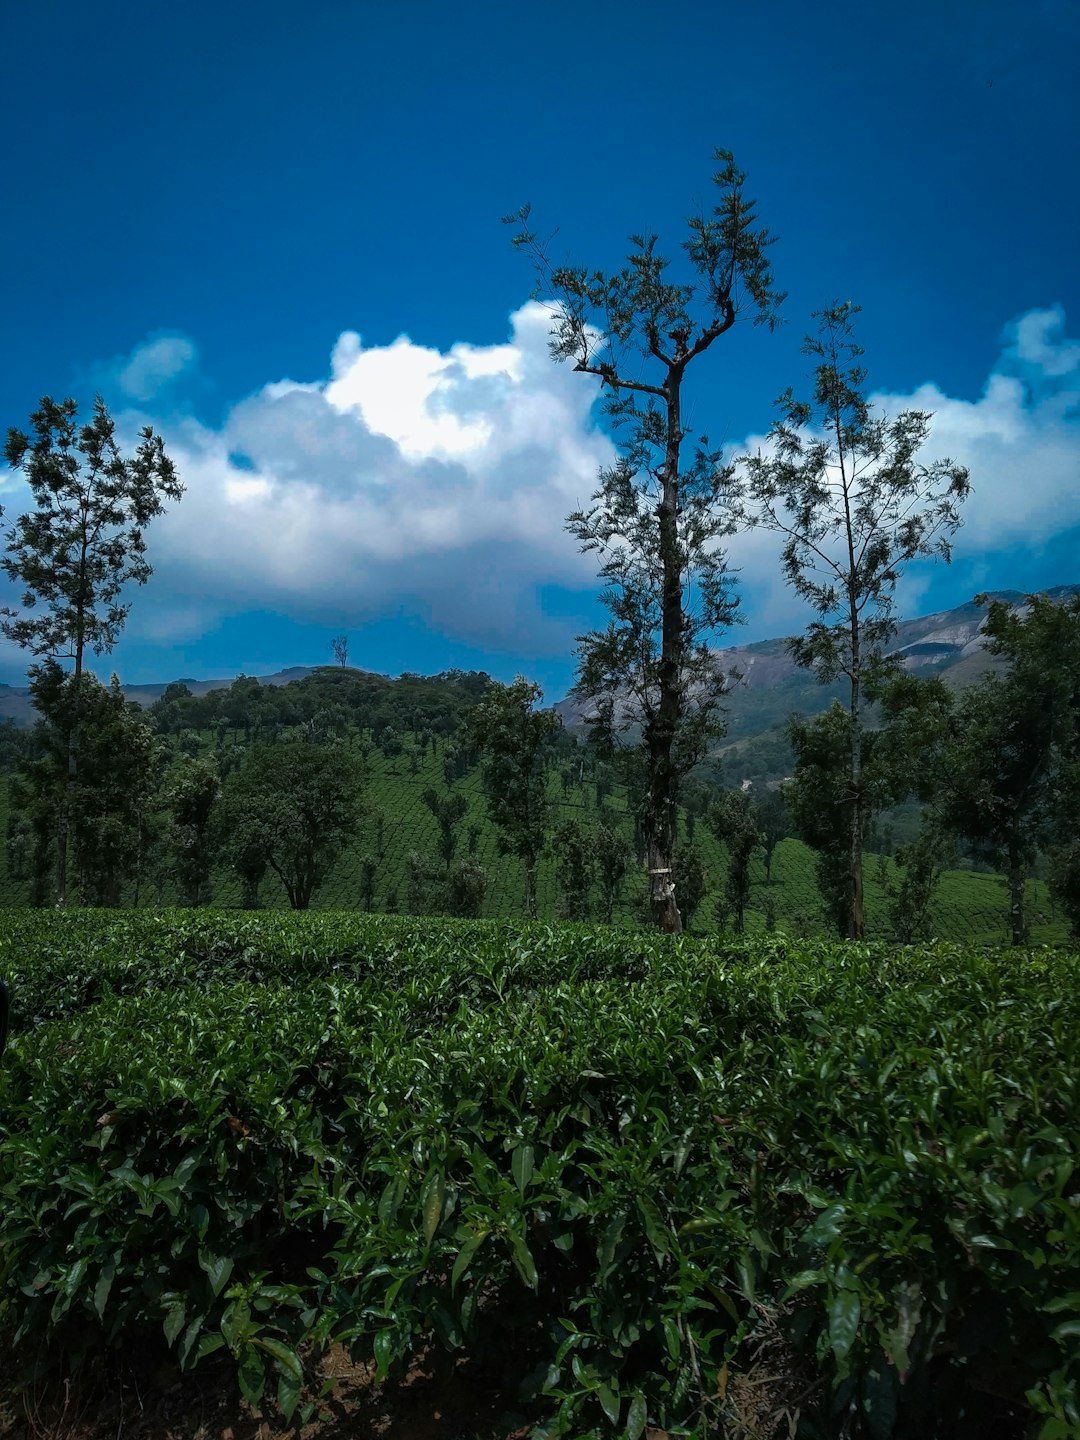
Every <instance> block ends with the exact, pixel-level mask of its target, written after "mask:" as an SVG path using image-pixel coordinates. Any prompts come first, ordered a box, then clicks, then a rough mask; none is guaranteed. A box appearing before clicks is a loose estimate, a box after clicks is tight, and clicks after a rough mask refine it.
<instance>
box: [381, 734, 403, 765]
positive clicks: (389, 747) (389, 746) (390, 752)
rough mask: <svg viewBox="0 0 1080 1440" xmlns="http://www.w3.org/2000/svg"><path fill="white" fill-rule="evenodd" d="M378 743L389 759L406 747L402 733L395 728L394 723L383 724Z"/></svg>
mask: <svg viewBox="0 0 1080 1440" xmlns="http://www.w3.org/2000/svg"><path fill="white" fill-rule="evenodd" d="M377 743H378V746H379V749H380V750H381V751H382V753H383V754H384V755H385V756H386V758H387V760H392V759H393V758H394V757H395V756H396V755H400V754H401V751H402V749H403V747H404V742H403V740H402V738H401V734H400V732H399V731H398V730H395V728H394V727H393V725H384V726H383V728H382V730H381V731H380V732H379V737H378V742H377Z"/></svg>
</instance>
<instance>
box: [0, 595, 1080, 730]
mask: <svg viewBox="0 0 1080 1440" xmlns="http://www.w3.org/2000/svg"><path fill="white" fill-rule="evenodd" d="M1042 593H1043V594H1045V595H1048V596H1049V597H1050V598H1051V599H1061V600H1064V599H1066V598H1067V597H1068V596H1070V595H1077V594H1080V585H1056V586H1054V587H1053V588H1051V589H1048V590H1045V591H1043V592H1042ZM988 594H989V596H990V598H991V599H995V600H1005V601H1008V603H1009V604H1010V605H1017V606H1021V605H1023V602H1024V593H1023V592H1022V591H1019V590H993V591H989V592H988ZM985 613H986V612H985V609H984V607H982V606H980V605H976V604H975V602H974V601H973V600H971V601H969V602H968V603H967V604H965V605H960V606H957V608H956V609H954V610H939V611H936V612H935V613H934V614H932V615H922V616H920V617H919V618H918V619H915V620H903V621H901V622H900V624H899V626H898V627H897V633H896V637H895V642H894V645H893V653H895V654H899V655H900V656H901V657H902V659H903V662H904V664H905V666H906V667H907V668H908V669H910V670H912V671H914V672H915V673H916V674H930V673H938V674H942V675H944V676H945V678H946V680H947V681H948V682H949V684H951V685H954V686H956V687H957V688H962V687H963V686H965V685H970V684H971V683H972V681H974V680H977V679H978V678H979V676H980V675H982V674H984V673H985V672H986V671H987V670H989V669H991V668H993V667H994V665H995V664H996V663H997V662H995V660H994V659H993V657H992V656H990V655H988V654H987V653H986V649H985V646H984V642H983V636H982V625H983V621H984V620H985ZM717 654H718V656H719V657H720V659H721V661H722V662H723V664H724V665H725V666H726V667H727V668H728V669H729V670H731V671H732V672H733V674H734V675H735V676H737V677H738V678H737V679H735V680H734V681H733V683H732V689H731V694H730V697H729V699H728V702H727V706H728V734H727V742H728V745H727V748H730V747H731V745H733V744H736V743H738V742H740V741H747V740H750V739H751V738H753V737H755V736H759V735H761V734H762V733H763V732H767V731H770V730H772V729H774V728H775V727H777V726H780V725H782V724H783V723H784V722H785V721H786V719H787V717H788V716H789V715H790V714H792V713H793V712H796V711H797V712H801V713H803V714H814V713H816V712H817V711H819V710H823V709H825V708H826V706H827V705H828V704H829V702H830V701H831V700H832V698H833V697H834V696H840V695H841V693H842V692H841V689H840V687H839V686H826V685H820V684H819V683H818V682H817V681H816V680H815V679H814V677H813V675H812V674H810V673H809V672H808V671H806V670H802V669H800V668H799V666H797V665H796V664H795V663H794V661H793V660H792V659H791V656H790V655H789V654H788V650H787V642H786V640H784V639H778V640H759V641H758V642H757V643H755V644H753V645H732V646H729V647H727V648H726V649H722V650H718V651H717ZM327 668H328V667H327V666H325V665H322V666H317V665H293V666H290V667H289V668H288V669H285V670H276V671H275V672H274V673H273V674H272V675H259V676H256V677H254V678H256V679H258V681H259V683H260V685H288V684H290V683H291V682H292V681H294V680H303V679H306V678H307V676H309V675H313V674H314V673H315V671H316V670H323V669H327ZM237 678H238V677H237V676H229V677H227V678H224V679H218V680H194V679H187V678H185V679H183V680H181V681H179V682H165V681H162V682H160V683H155V684H144V685H125V686H124V687H123V689H124V694H125V695H127V696H128V697H129V698H130V699H132V700H135V701H136V702H137V703H138V704H140V705H143V706H146V705H152V704H153V702H154V701H155V700H157V699H159V698H160V696H161V695H162V694H163V693H164V691H165V688H166V684H167V683H179V684H183V685H186V686H187V687H188V689H189V690H190V691H191V693H192V694H193V695H205V694H206V693H207V692H208V691H210V690H222V689H227V688H228V687H229V686H230V685H231V684H232V683H233V681H234V680H235V679H237ZM554 709H555V710H556V711H557V712H558V714H559V715H561V717H562V719H563V721H564V723H565V724H566V726H567V727H568V728H569V729H571V730H580V729H581V728H582V724H583V715H584V711H583V707H582V705H581V703H580V702H579V701H577V700H575V699H573V698H572V697H567V698H566V699H565V700H560V701H559V702H558V704H556V705H555V706H554ZM5 719H12V720H14V721H15V723H16V724H18V725H29V724H32V723H33V719H34V710H33V706H32V705H31V703H30V692H29V690H28V689H27V688H26V687H25V686H15V685H0V721H2V720H5Z"/></svg>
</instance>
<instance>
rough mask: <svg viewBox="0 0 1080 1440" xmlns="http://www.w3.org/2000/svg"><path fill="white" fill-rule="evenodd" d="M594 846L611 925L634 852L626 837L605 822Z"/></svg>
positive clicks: (600, 828) (606, 916) (599, 880)
mask: <svg viewBox="0 0 1080 1440" xmlns="http://www.w3.org/2000/svg"><path fill="white" fill-rule="evenodd" d="M593 846H594V852H595V857H596V874H597V880H598V882H599V885H600V894H601V897H602V900H603V907H604V919H605V920H606V921H607V923H608V924H609V925H610V924H611V921H612V917H613V915H614V913H615V906H616V904H617V902H618V899H619V896H620V895H621V893H622V888H623V883H624V882H625V880H626V875H627V872H628V870H629V869H630V862H631V860H632V859H633V858H634V852H633V848H632V847H631V845H630V843H629V841H628V840H627V838H626V836H625V835H623V834H622V832H621V831H620V830H617V829H616V828H615V827H614V826H613V825H609V824H607V823H606V822H605V821H601V823H600V824H599V825H598V826H597V828H596V833H595V835H594V836H593Z"/></svg>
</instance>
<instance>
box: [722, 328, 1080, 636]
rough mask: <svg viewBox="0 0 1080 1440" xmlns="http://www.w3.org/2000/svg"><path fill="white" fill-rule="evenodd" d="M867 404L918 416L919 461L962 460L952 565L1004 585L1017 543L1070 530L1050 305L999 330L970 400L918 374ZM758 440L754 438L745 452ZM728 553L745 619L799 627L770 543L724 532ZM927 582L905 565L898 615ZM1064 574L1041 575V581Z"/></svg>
mask: <svg viewBox="0 0 1080 1440" xmlns="http://www.w3.org/2000/svg"><path fill="white" fill-rule="evenodd" d="M871 400H872V404H873V405H874V406H875V407H877V408H879V409H882V410H884V411H885V412H886V413H889V414H896V413H897V412H898V411H900V410H904V409H918V410H926V411H929V412H930V413H931V414H932V416H933V421H932V425H931V431H930V437H929V439H928V441H927V444H926V448H925V450H924V452H923V457H924V458H925V459H926V460H927V461H931V460H937V459H940V458H944V457H948V458H950V459H951V460H953V461H956V462H958V463H959V464H962V465H966V466H967V467H968V469H969V471H970V473H971V485H972V491H971V495H970V497H969V499H968V501H967V502H966V504H965V505H964V507H963V520H964V523H963V527H962V528H961V530H960V531H959V532H958V533H957V535H956V537H955V540H954V557H955V562H954V563H955V564H956V565H957V567H958V568H959V567H961V566H963V567H964V568H965V569H966V570H967V571H969V572H970V573H972V574H973V575H976V574H977V575H978V576H979V577H980V579H979V581H978V584H981V583H990V584H991V585H994V584H1002V583H1008V578H1009V575H1010V572H1011V571H1012V570H1013V569H1014V565H1015V556H1016V551H1017V550H1018V549H1021V550H1026V551H1029V552H1030V551H1036V552H1037V551H1039V550H1041V549H1043V548H1044V547H1046V546H1048V545H1050V543H1051V542H1052V541H1053V540H1054V539H1055V538H1057V537H1058V536H1060V535H1061V534H1062V533H1063V532H1067V531H1069V530H1071V529H1075V528H1077V527H1080V444H1078V442H1080V342H1077V341H1076V340H1072V339H1069V338H1067V336H1066V334H1065V316H1064V313H1063V311H1062V310H1061V308H1060V306H1054V307H1051V308H1049V309H1045V310H1032V311H1029V312H1027V313H1026V314H1024V315H1021V316H1019V317H1018V318H1016V319H1014V320H1012V321H1011V322H1010V323H1009V324H1008V325H1007V326H1006V327H1005V329H1004V331H1003V334H1002V348H1001V353H1000V355H999V358H998V360H997V362H996V363H995V365H994V368H993V370H992V372H991V373H990V375H989V376H988V377H987V380H986V384H985V386H984V387H983V390H982V393H981V394H980V395H979V396H978V398H977V399H974V400H963V399H958V398H956V397H954V396H950V395H947V394H945V393H944V391H943V390H942V389H941V388H940V387H939V386H938V385H936V384H935V383H933V382H932V381H928V382H926V383H925V384H923V385H920V386H919V387H918V388H917V389H916V390H914V391H913V392H911V393H908V394H903V393H897V392H890V391H880V392H878V393H876V394H874V395H873V396H872V397H871ZM766 443H767V442H766V440H765V438H764V437H762V436H755V437H751V438H750V439H748V441H747V442H746V447H745V448H746V449H748V450H754V449H756V448H758V447H759V446H764V445H765V444H766ZM731 548H732V555H733V558H734V560H735V562H736V563H737V564H738V565H740V567H741V568H742V572H743V578H744V581H745V582H746V586H745V588H746V589H747V590H748V591H749V593H750V594H751V595H752V596H753V597H754V602H755V603H754V615H755V621H759V620H762V621H765V622H766V629H765V632H764V633H782V632H783V631H784V630H785V629H790V628H792V627H793V626H795V625H798V624H800V623H801V621H802V619H803V612H802V610H801V609H800V607H799V605H798V602H797V601H796V600H795V599H794V597H793V596H791V595H790V594H789V593H788V592H786V591H785V590H784V589H783V588H782V587H781V586H779V585H778V583H777V579H776V576H777V566H778V559H777V557H778V553H779V547H778V546H777V545H776V543H775V540H773V539H772V538H771V537H769V536H767V535H766V534H764V533H763V532H760V531H759V532H756V533H754V534H752V535H750V536H739V537H736V539H735V541H734V542H733V544H732V547H731ZM934 578H935V572H934V570H933V569H932V568H931V565H930V564H929V562H924V563H919V564H916V565H913V566H912V567H910V569H909V572H908V573H907V574H906V575H905V576H904V578H903V580H902V582H901V585H900V587H899V590H898V601H899V604H900V608H901V610H902V611H903V612H904V613H906V614H908V615H911V614H917V613H918V612H919V609H920V608H921V607H922V604H923V597H924V596H925V594H926V592H927V591H928V589H929V588H930V586H931V585H932V584H933V582H934ZM1076 578H1080V577H1078V576H1076V575H1061V576H1050V577H1048V582H1047V583H1053V582H1054V581H1067V580H1074V579H1076ZM978 584H977V585H976V586H975V587H974V588H978ZM974 588H973V589H972V593H974ZM966 598H970V596H968V597H966ZM957 603H958V602H957Z"/></svg>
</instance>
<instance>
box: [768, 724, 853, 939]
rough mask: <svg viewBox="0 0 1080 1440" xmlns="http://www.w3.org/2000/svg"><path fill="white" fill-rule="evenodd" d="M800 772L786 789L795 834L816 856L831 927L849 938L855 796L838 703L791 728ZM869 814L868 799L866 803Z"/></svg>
mask: <svg viewBox="0 0 1080 1440" xmlns="http://www.w3.org/2000/svg"><path fill="white" fill-rule="evenodd" d="M789 734H790V737H791V744H792V749H793V750H794V751H795V767H794V771H793V774H792V777H791V780H790V781H789V783H788V786H787V798H788V805H789V808H790V811H791V819H792V823H793V825H794V827H795V833H796V834H797V835H798V836H799V838H800V839H801V840H803V841H805V842H806V844H807V845H809V846H810V848H811V849H812V850H814V851H815V852H816V854H815V866H814V868H815V878H816V880H817V887H818V890H819V892H820V894H821V898H822V901H823V902H824V905H825V912H826V916H827V917H828V920H829V923H830V925H831V926H832V927H833V928H834V929H835V931H836V932H837V933H838V934H839V935H840V936H845V935H849V934H850V927H851V911H852V903H853V896H852V887H853V879H852V868H851V842H850V834H851V832H850V826H849V820H850V795H849V791H848V785H847V779H846V777H847V762H848V758H849V756H850V753H851V752H850V741H851V734H850V717H849V715H848V714H847V713H846V712H845V711H844V709H843V708H842V707H841V706H840V705H839V704H838V703H837V702H836V701H834V702H833V704H832V705H831V706H830V708H829V709H828V710H827V711H826V712H825V713H824V714H823V715H818V716H815V717H814V718H813V719H812V720H804V719H802V718H801V717H799V716H793V717H792V719H791V722H790V724H789ZM860 738H861V742H862V749H861V752H860V757H859V762H860V763H859V770H860V774H861V775H862V776H863V778H864V784H865V779H866V771H867V764H866V761H867V736H866V734H865V733H864V734H863V735H862V736H861V737H860ZM864 808H865V797H864Z"/></svg>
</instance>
